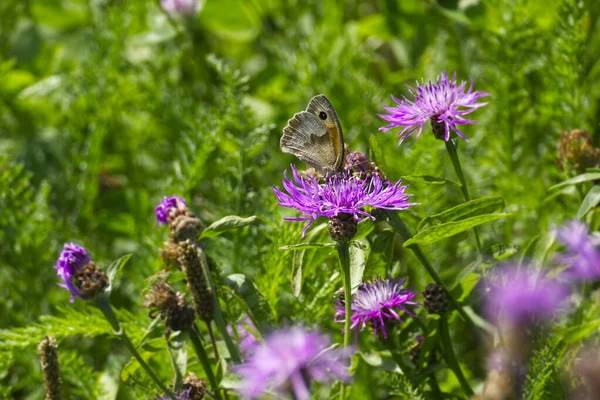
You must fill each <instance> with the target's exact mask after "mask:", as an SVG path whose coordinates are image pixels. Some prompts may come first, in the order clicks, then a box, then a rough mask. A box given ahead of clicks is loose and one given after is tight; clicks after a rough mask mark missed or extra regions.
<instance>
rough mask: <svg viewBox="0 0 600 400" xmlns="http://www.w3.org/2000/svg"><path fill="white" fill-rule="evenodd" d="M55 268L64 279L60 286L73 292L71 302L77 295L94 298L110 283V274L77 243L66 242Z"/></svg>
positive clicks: (83, 297)
mask: <svg viewBox="0 0 600 400" xmlns="http://www.w3.org/2000/svg"><path fill="white" fill-rule="evenodd" d="M54 268H56V271H57V274H58V276H59V277H60V278H61V279H62V280H63V283H62V284H60V286H61V287H63V288H65V289H67V290H68V291H69V292H71V302H73V301H74V300H75V297H79V298H80V299H84V300H92V299H94V298H96V297H97V296H98V295H99V294H100V293H102V292H103V291H104V289H105V288H106V287H107V286H108V283H109V282H108V276H107V275H106V274H105V273H104V272H103V271H102V270H100V269H99V268H98V267H96V265H95V264H94V263H93V262H92V258H91V257H90V255H89V253H88V251H87V250H86V249H85V248H83V247H81V246H78V245H76V244H75V243H65V246H64V249H63V251H62V252H61V253H60V257H59V259H58V261H57V263H56V265H55V266H54Z"/></svg>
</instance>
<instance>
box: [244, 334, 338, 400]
mask: <svg viewBox="0 0 600 400" xmlns="http://www.w3.org/2000/svg"><path fill="white" fill-rule="evenodd" d="M330 346H331V342H330V341H329V339H327V338H326V337H324V336H321V335H320V334H319V333H317V332H307V331H305V330H304V329H303V328H301V327H293V328H289V329H284V330H281V331H279V332H275V333H273V334H271V335H270V336H268V337H267V338H266V340H265V342H264V343H262V344H260V345H258V346H257V347H256V348H255V349H254V352H253V353H252V355H251V356H250V358H249V359H248V361H247V362H246V363H244V364H242V365H240V366H238V367H237V368H236V370H237V372H238V374H239V375H240V376H241V377H242V381H241V383H242V387H241V388H240V389H239V391H240V393H241V394H242V395H243V396H244V397H247V398H251V399H254V398H258V397H261V396H263V395H264V394H265V392H266V391H267V390H274V391H275V392H277V393H278V394H280V395H282V396H283V395H284V394H285V393H286V392H287V393H289V392H290V391H291V393H292V394H293V396H294V398H295V399H298V400H308V399H309V398H310V391H309V387H310V384H311V383H312V382H313V381H320V382H328V383H331V382H332V381H333V380H336V379H337V380H343V381H346V380H348V379H349V374H348V371H347V369H348V364H349V360H348V350H347V349H330V348H329V347H330Z"/></svg>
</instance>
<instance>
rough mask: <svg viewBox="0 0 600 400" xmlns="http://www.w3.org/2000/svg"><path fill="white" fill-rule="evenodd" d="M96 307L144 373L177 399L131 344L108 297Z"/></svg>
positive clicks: (100, 298) (99, 301) (101, 297)
mask: <svg viewBox="0 0 600 400" xmlns="http://www.w3.org/2000/svg"><path fill="white" fill-rule="evenodd" d="M96 306H97V307H98V308H99V309H100V311H102V314H104V317H105V318H106V319H107V321H108V322H109V323H110V325H111V326H112V328H113V330H114V331H115V332H114V335H115V336H116V337H117V338H119V339H121V340H122V341H123V343H124V344H125V347H127V349H128V350H129V351H130V352H131V355H133V357H134V358H135V359H136V360H137V361H138V363H140V365H141V366H142V368H143V369H144V371H146V373H147V374H148V376H149V377H150V378H151V379H152V380H153V381H154V383H155V384H156V386H158V387H159V388H160V390H162V391H163V392H164V393H165V394H166V395H167V396H169V398H171V399H175V395H174V394H173V393H172V392H171V391H170V390H169V389H167V387H166V386H165V385H164V384H163V383H162V382H161V381H160V379H158V377H157V376H156V375H155V374H154V372H153V371H152V369H150V366H149V365H148V364H146V361H144V359H143V358H142V356H141V355H140V353H138V351H137V349H136V348H135V346H134V345H133V343H131V340H130V339H129V336H127V334H126V333H125V330H124V329H123V327H122V326H121V323H120V322H119V320H118V319H117V315H116V314H115V312H114V310H113V308H112V307H111V305H110V302H109V301H108V298H107V297H106V296H100V297H98V298H97V299H96Z"/></svg>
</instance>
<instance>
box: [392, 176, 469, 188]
mask: <svg viewBox="0 0 600 400" xmlns="http://www.w3.org/2000/svg"><path fill="white" fill-rule="evenodd" d="M402 181H409V182H418V183H428V184H430V185H446V184H451V185H456V186H460V183H458V182H455V181H453V180H450V179H446V178H441V177H439V176H431V175H405V176H403V177H402Z"/></svg>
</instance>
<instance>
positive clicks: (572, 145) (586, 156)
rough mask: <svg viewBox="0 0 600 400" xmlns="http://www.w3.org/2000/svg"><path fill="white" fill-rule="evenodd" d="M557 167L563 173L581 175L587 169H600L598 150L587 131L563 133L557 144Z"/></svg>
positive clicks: (575, 130)
mask: <svg viewBox="0 0 600 400" xmlns="http://www.w3.org/2000/svg"><path fill="white" fill-rule="evenodd" d="M556 162H557V164H558V167H559V168H560V169H561V170H563V171H565V172H571V171H573V172H575V173H580V174H581V173H583V172H585V170H586V169H587V168H594V167H600V148H598V147H596V146H595V145H594V142H593V141H592V137H591V136H590V134H589V132H588V131H585V130H583V129H573V130H571V131H563V132H561V135H560V140H559V143H558V157H557V160H556Z"/></svg>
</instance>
